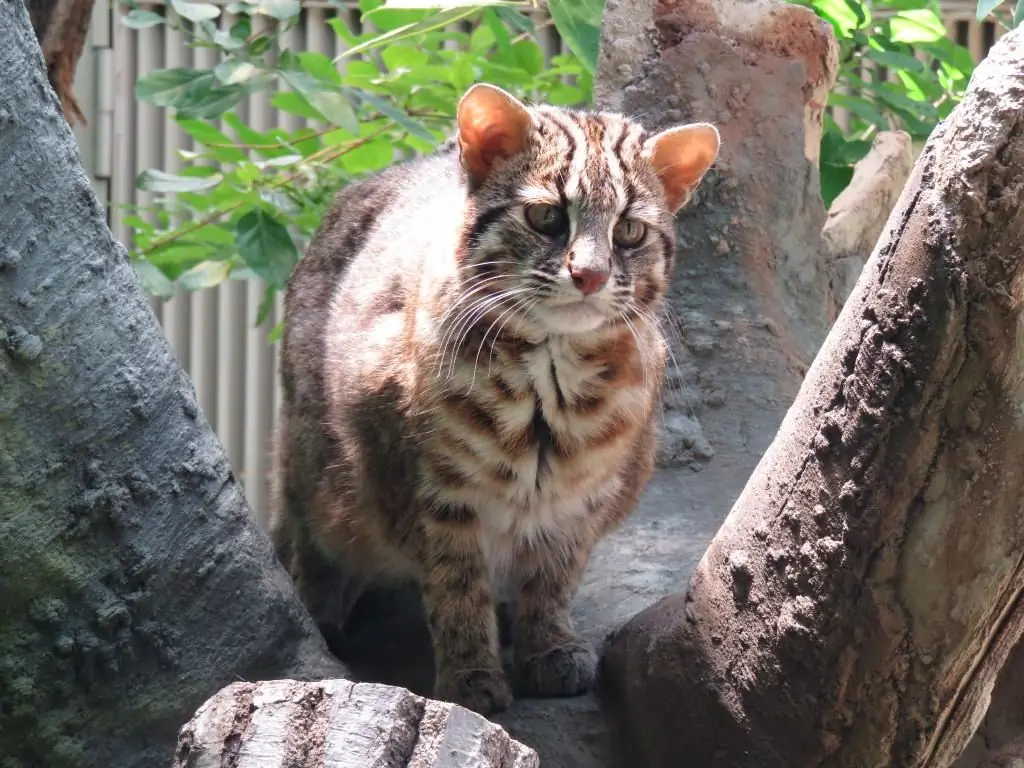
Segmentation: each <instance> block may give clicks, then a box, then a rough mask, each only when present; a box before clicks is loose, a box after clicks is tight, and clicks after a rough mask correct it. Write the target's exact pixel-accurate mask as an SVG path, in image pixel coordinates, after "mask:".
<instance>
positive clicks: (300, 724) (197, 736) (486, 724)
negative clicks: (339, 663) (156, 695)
mask: <svg viewBox="0 0 1024 768" xmlns="http://www.w3.org/2000/svg"><path fill="white" fill-rule="evenodd" d="M225 761H227V764H230V765H232V766H234V767H235V768H269V767H270V766H285V765H287V766H291V768H321V767H322V766H328V765H329V766H333V767H334V768H365V766H369V765H372V766H379V767H380V768H431V767H432V766H441V765H444V766H453V767H454V766H466V768H469V767H470V766H472V768H537V767H538V766H539V765H540V761H539V759H538V757H537V753H536V752H534V751H533V750H532V749H530V748H528V747H526V746H524V745H522V744H520V743H519V742H518V741H515V740H514V739H512V738H511V737H510V736H509V735H508V734H507V733H506V732H505V730H504V729H502V728H501V727H500V726H498V725H495V724H494V723H492V722H490V721H489V720H487V719H485V718H483V717H481V716H480V715H477V714H476V713H473V712H470V711H469V710H466V709H463V708H462V707H458V706H455V705H454V704H447V703H443V702H439V701H433V700H430V699H424V698H422V697H420V696H416V695H415V694H413V693H410V692H409V691H407V690H406V689H404V688H395V687H392V686H387V685H377V684H370V683H354V682H351V681H349V680H325V681H323V682H317V683H303V682H298V681H295V680H274V681H268V682H261V683H233V684H232V685H229V686H228V687H226V688H224V689H223V690H221V691H220V692H219V693H217V694H216V695H215V696H213V697H212V698H211V699H209V700H208V701H207V702H206V703H205V704H203V705H202V706H201V707H200V708H199V709H198V711H197V712H196V714H195V716H194V717H193V718H192V720H190V721H189V722H188V723H187V724H186V725H185V726H184V727H183V728H182V729H181V732H180V734H179V737H178V748H177V751H176V753H175V758H174V765H173V768H214V767H215V766H221V765H223V764H225Z"/></svg>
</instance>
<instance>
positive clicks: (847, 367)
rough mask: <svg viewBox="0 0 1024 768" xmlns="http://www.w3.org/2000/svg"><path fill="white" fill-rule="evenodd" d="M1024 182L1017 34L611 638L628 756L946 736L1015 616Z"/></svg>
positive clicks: (856, 757) (684, 757)
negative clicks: (674, 567) (734, 494)
mask: <svg viewBox="0 0 1024 768" xmlns="http://www.w3.org/2000/svg"><path fill="white" fill-rule="evenodd" d="M1022 179H1024V30H1017V31H1015V32H1012V33H1010V34H1008V35H1006V36H1005V37H1003V38H1002V39H1001V40H1000V41H999V43H998V44H997V45H996V46H995V48H993V49H992V51H991V52H990V53H989V55H988V58H987V59H986V60H985V62H983V63H982V64H981V66H979V67H978V69H977V70H976V72H975V75H974V77H973V79H972V82H971V85H970V87H969V90H968V93H967V96H966V98H965V99H964V102H963V103H962V104H961V105H960V106H959V107H958V108H957V109H956V110H955V112H954V113H953V115H952V116H951V117H950V118H949V119H948V120H947V121H946V122H945V123H944V124H943V125H942V126H940V128H939V129H938V130H936V132H935V133H934V134H933V136H932V138H931V139H930V140H929V142H928V144H927V146H926V147H925V150H924V152H923V153H922V155H921V157H920V159H919V161H918V163H917V165H916V167H915V171H914V174H913V176H912V177H911V179H910V181H909V182H908V184H907V186H906V188H905V190H904V192H903V195H902V197H901V198H900V202H899V204H898V205H897V208H896V210H895V211H894V212H893V214H892V217H891V218H890V220H889V224H888V228H887V232H886V234H885V235H884V236H883V238H882V240H881V241H880V242H879V245H878V247H877V248H876V250H875V252H874V254H873V255H872V257H871V259H870V260H869V262H868V264H867V266H866V268H865V270H864V273H863V274H862V276H861V278H860V280H859V282H858V283H857V287H856V288H855V290H854V293H853V295H852V296H851V297H850V299H849V300H848V301H847V303H846V305H845V307H844V309H843V312H842V314H841V315H840V317H839V318H838V320H837V322H836V324H835V326H834V327H833V329H832V331H831V332H830V334H829V336H828V338H827V340H826V341H825V343H824V345H823V347H822V349H821V351H820V352H819V354H818V356H817V358H816V360H815V363H814V365H813V366H812V368H811V370H810V371H809V373H808V375H807V378H806V379H805V381H804V383H803V385H802V387H801V390H800V395H799V396H798V397H797V400H796V402H795V403H794V405H793V407H792V408H791V409H790V411H789V413H788V414H787V416H786V419H785V421H784V422H783V425H782V427H781V429H780V431H779V434H778V436H777V438H776V439H775V441H774V442H773V444H772V446H771V448H769V450H768V452H767V453H766V455H765V456H764V458H763V459H762V461H761V462H760V464H759V465H758V468H757V470H756V471H755V473H754V475H753V476H752V477H751V479H750V481H749V482H748V484H747V486H746V488H745V489H744V491H743V493H742V495H741V496H740V498H739V500H738V501H737V503H736V505H735V506H734V507H733V508H732V511H731V512H730V513H729V516H728V518H727V519H726V521H725V524H724V525H723V526H722V528H721V529H720V530H719V532H718V534H717V535H716V536H715V539H714V541H713V542H712V544H711V546H710V547H709V549H708V551H707V553H706V554H705V555H704V557H703V559H702V560H701V562H700V564H699V565H698V567H697V570H696V572H695V574H694V576H693V578H692V580H691V582H690V587H689V589H688V590H687V591H686V592H679V593H676V594H674V595H672V596H670V597H668V598H666V599H665V600H663V601H661V602H660V603H658V604H656V605H655V606H652V607H651V608H649V609H647V610H645V611H643V612H642V613H641V614H640V615H639V616H637V617H636V618H634V619H633V620H632V621H630V622H629V623H628V624H627V625H626V626H625V627H624V628H623V629H622V630H620V631H619V632H617V633H616V634H615V636H614V637H613V638H612V639H611V641H610V643H609V647H608V652H607V655H606V657H605V664H604V671H605V677H604V683H605V686H606V692H607V701H608V703H609V704H610V706H611V708H612V711H613V712H615V714H616V716H617V720H616V725H617V728H616V729H614V730H616V733H617V734H618V735H620V736H622V738H623V746H625V747H626V752H625V754H627V755H628V760H630V761H631V764H633V765H636V764H637V763H639V764H642V765H645V766H652V767H658V766H665V767H666V768H667V767H668V766H678V765H708V766H711V765H728V766H733V767H734V768H748V767H749V768H753V767H754V766H757V767H758V768H762V767H763V768H768V767H772V768H774V767H775V766H779V767H781V766H786V768H799V767H800V766H808V767H809V766H820V765H828V766H835V767H836V768H844V767H849V768H864V766H901V767H902V766H907V767H909V766H919V767H920V768H943V767H944V766H948V765H950V764H951V763H952V762H953V761H954V760H955V759H956V758H957V756H958V755H959V754H960V752H961V751H962V750H963V748H964V746H965V744H966V743H967V742H968V740H969V739H970V737H971V735H972V733H973V732H974V731H975V729H976V727H977V725H978V723H979V721H980V720H981V718H982V716H983V715H984V714H985V708H986V706H987V704H988V695H989V692H990V691H991V690H992V687H993V685H994V683H995V681H996V677H997V674H998V673H999V670H1000V668H1001V667H1002V666H1003V663H1004V661H1005V660H1006V658H1007V655H1008V654H1009V652H1010V650H1011V649H1012V648H1013V646H1014V644H1015V643H1016V642H1017V641H1018V639H1019V638H1020V637H1021V634H1022V632H1024V600H1021V594H1022V592H1024V473H1022V472H1021V471H1020V464H1021V456H1022V455H1024V418H1022V416H1021V413H1022V404H1024V383H1022V382H1024V362H1022V361H1024V330H1022V329H1024V322H1022V314H1021V306H1022V295H1024V294H1022V287H1024V260H1022V259H1021V254H1022V253H1024V206H1022V205H1021V202H1022V199H1024V184H1022ZM1000 759H1001V758H1000ZM996 764H998V763H996Z"/></svg>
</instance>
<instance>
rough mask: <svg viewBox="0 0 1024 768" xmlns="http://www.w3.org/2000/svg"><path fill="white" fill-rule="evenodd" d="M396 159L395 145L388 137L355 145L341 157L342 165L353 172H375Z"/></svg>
mask: <svg viewBox="0 0 1024 768" xmlns="http://www.w3.org/2000/svg"><path fill="white" fill-rule="evenodd" d="M394 160H395V147H394V145H393V144H392V143H391V142H390V141H389V140H388V139H386V138H380V139H376V140H375V141H369V142H367V143H366V144H363V145H362V146H361V147H355V148H354V149H351V150H349V151H348V152H346V153H345V154H343V155H342V156H341V158H340V162H341V165H342V167H343V168H344V169H345V170H346V171H348V172H349V173H352V174H364V173H373V172H375V171H379V170H382V169H384V168H387V167H388V166H389V165H391V163H393V162H394Z"/></svg>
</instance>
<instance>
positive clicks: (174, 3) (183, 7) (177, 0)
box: [171, 0, 220, 21]
mask: <svg viewBox="0 0 1024 768" xmlns="http://www.w3.org/2000/svg"><path fill="white" fill-rule="evenodd" d="M171 7H172V8H173V9H174V12H175V13H176V14H178V15H179V16H181V17H182V18H185V19H188V20H189V21H209V20H210V19H216V18H217V17H218V16H220V8H219V7H217V6H216V5H212V4H211V3H190V2H186V0H171Z"/></svg>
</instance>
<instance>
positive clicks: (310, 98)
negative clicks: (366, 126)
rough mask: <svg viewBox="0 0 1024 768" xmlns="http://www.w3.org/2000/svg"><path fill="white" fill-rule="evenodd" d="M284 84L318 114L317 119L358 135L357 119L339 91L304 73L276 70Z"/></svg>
mask: <svg viewBox="0 0 1024 768" xmlns="http://www.w3.org/2000/svg"><path fill="white" fill-rule="evenodd" d="M278 71H279V72H280V74H281V77H282V78H283V79H284V81H285V82H286V83H288V85H289V86H290V87H291V88H292V89H293V90H294V91H296V92H297V93H299V94H300V95H301V96H302V98H303V99H305V101H306V102H307V103H308V104H309V105H310V106H311V107H312V108H313V109H314V110H316V112H318V113H319V114H318V115H317V117H318V118H321V119H324V120H327V121H328V122H329V123H331V124H332V125H336V126H338V127H339V128H343V129H345V130H346V131H348V132H349V133H352V134H358V133H359V118H357V117H356V112H355V110H354V109H352V105H351V104H350V103H349V101H348V99H347V98H346V97H345V94H343V93H342V92H341V90H340V89H338V88H334V87H331V86H330V85H329V84H327V83H324V82H322V81H320V80H317V79H316V78H315V77H313V76H312V75H309V74H307V73H306V72H301V71H297V70H289V69H282V70H278Z"/></svg>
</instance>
